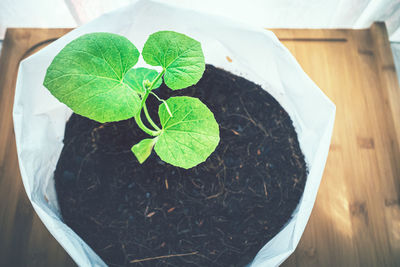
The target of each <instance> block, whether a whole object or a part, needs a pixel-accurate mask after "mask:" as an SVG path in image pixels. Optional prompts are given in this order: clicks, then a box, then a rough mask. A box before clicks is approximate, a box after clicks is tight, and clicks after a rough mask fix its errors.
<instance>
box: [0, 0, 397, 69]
mask: <svg viewBox="0 0 400 267" xmlns="http://www.w3.org/2000/svg"><path fill="white" fill-rule="evenodd" d="M132 1H134V0H112V1H110V0H96V1H92V0H36V1H32V0H1V1H0V40H1V39H3V38H4V34H5V31H6V28H7V27H50V28H55V27H75V26H77V25H82V24H84V23H87V22H89V21H91V20H93V19H95V18H96V17H98V16H100V15H102V14H104V13H105V12H109V11H111V10H113V9H116V8H119V7H122V6H125V5H127V4H129V3H131V2H132ZM160 1H161V2H168V3H169V4H175V5H178V6H180V7H185V8H190V9H193V10H198V11H202V12H207V13H210V14H215V15H219V16H224V17H228V18H232V19H235V20H238V21H241V22H245V23H247V24H251V25H254V26H257V27H266V28H276V27H280V28H367V27H369V26H370V25H371V23H373V22H374V21H385V22H386V25H387V28H388V32H389V38H390V41H391V42H400V0H160ZM129 19H130V18H129ZM0 49H1V47H0ZM392 49H393V52H395V53H396V54H398V53H400V48H399V46H393V43H392ZM395 60H396V66H400V61H399V60H400V59H399V58H398V57H395ZM396 69H397V74H398V75H399V76H400V69H399V68H396Z"/></svg>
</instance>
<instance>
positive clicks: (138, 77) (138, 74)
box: [124, 68, 162, 95]
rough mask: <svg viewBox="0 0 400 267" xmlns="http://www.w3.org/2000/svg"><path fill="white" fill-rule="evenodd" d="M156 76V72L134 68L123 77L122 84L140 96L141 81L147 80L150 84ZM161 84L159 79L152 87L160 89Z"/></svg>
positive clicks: (142, 91)
mask: <svg viewBox="0 0 400 267" xmlns="http://www.w3.org/2000/svg"><path fill="white" fill-rule="evenodd" d="M157 75H158V72H157V71H156V70H152V69H147V68H136V69H131V70H130V71H128V73H127V74H126V75H125V79H124V82H125V83H127V84H128V85H129V86H130V87H131V88H132V89H133V90H135V91H136V92H138V93H139V94H140V95H143V94H144V93H145V92H144V89H143V81H145V80H149V81H150V82H152V81H153V80H154V79H155V78H156V77H157ZM161 83H162V79H159V80H158V81H157V83H156V84H155V85H154V86H153V89H156V88H158V87H160V85H161Z"/></svg>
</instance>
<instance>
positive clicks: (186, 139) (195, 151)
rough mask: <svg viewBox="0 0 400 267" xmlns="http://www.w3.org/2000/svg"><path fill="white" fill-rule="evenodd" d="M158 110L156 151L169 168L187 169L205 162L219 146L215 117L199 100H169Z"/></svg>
mask: <svg viewBox="0 0 400 267" xmlns="http://www.w3.org/2000/svg"><path fill="white" fill-rule="evenodd" d="M166 102H167V104H168V106H169V108H170V109H171V112H172V115H173V116H172V117H170V115H169V114H168V111H167V109H166V107H165V104H164V103H163V104H161V105H160V107H159V110H158V115H159V117H160V122H161V125H162V133H161V134H160V136H159V137H158V141H157V143H156V145H155V148H154V149H155V151H156V152H157V154H158V155H159V156H160V158H161V159H162V160H163V161H165V162H167V163H170V164H172V165H175V166H178V167H182V168H185V169H189V168H191V167H194V166H196V165H198V164H200V163H201V162H203V161H205V160H206V159H207V158H208V156H210V154H211V153H212V152H213V151H214V150H215V148H216V147H217V145H218V143H219V127H218V124H217V122H216V121H215V118H214V114H213V113H212V112H211V111H210V110H209V109H208V108H207V106H206V105H205V104H203V103H202V102H201V101H200V100H199V99H197V98H193V97H187V96H181V97H171V98H169V99H168V100H167V101H166Z"/></svg>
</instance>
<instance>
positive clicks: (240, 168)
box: [55, 65, 307, 266]
mask: <svg viewBox="0 0 400 267" xmlns="http://www.w3.org/2000/svg"><path fill="white" fill-rule="evenodd" d="M156 92H157V93H158V94H159V96H160V97H163V98H165V99H166V98H168V97H169V96H172V95H188V96H195V97H198V98H200V99H201V100H202V101H203V102H204V103H205V104H206V105H207V106H208V107H209V108H210V109H211V111H213V112H214V114H215V117H216V120H217V122H218V123H219V125H220V135H221V141H220V144H219V145H218V147H217V149H216V151H215V152H214V153H213V154H212V155H211V156H210V157H209V158H208V159H207V161H206V162H204V163H202V164H200V165H198V166H197V167H195V168H192V169H189V170H185V169H180V168H177V167H174V166H171V165H169V164H166V163H164V162H162V161H161V160H160V159H159V158H158V156H157V155H156V154H155V153H154V152H153V154H152V155H151V156H150V158H148V159H147V161H146V162H145V163H144V164H142V165H140V164H139V163H138V162H137V160H136V158H135V157H134V155H133V154H132V152H131V151H130V149H131V147H132V145H134V144H136V143H137V142H139V140H141V139H142V138H145V137H147V136H146V134H144V133H143V132H142V131H141V130H140V129H139V128H138V127H137V126H136V124H135V122H134V120H132V119H131V120H126V121H121V122H115V123H105V124H100V123H97V122H94V121H91V120H89V119H86V118H83V117H81V116H78V115H76V114H74V115H72V117H71V118H70V120H69V121H68V123H67V126H66V131H65V139H64V143H65V146H64V149H63V151H62V154H61V157H60V160H59V162H58V165H57V169H56V172H55V180H56V189H57V194H58V201H59V204H60V208H61V212H62V216H63V219H64V221H65V223H66V224H68V225H69V226H70V227H71V228H72V229H73V230H74V231H75V232H76V233H77V234H78V235H79V236H81V238H82V239H83V240H85V241H86V242H87V243H88V244H89V245H90V247H92V248H93V249H94V251H95V252H96V253H97V254H98V255H100V257H101V258H102V259H103V260H104V261H105V262H106V263H107V264H109V265H110V266H126V265H133V266H169V265H170V266H245V265H246V264H248V263H249V262H251V260H252V259H253V258H254V256H255V255H256V254H257V252H258V251H259V250H260V249H261V248H262V247H263V246H264V245H265V244H266V243H267V242H268V241H269V240H270V239H271V238H272V237H273V236H274V235H276V234H277V233H278V232H279V230H280V229H281V228H282V226H284V225H285V223H286V222H287V221H288V220H289V219H290V218H291V214H292V212H293V210H294V209H295V208H296V206H297V204H298V202H299V199H300V197H301V196H302V193H303V189H304V184H305V181H306V177H307V168H306V163H305V161H304V156H303V154H302V152H301V150H300V148H299V143H298V140H297V135H296V132H295V130H294V127H293V125H292V121H291V119H290V117H289V115H288V114H287V113H286V112H285V110H284V109H283V108H282V107H281V106H280V105H279V104H278V102H277V101H276V100H275V99H274V98H273V97H272V96H271V95H269V94H268V93H267V92H265V91H264V90H263V89H261V87H260V86H258V85H256V84H254V83H252V82H250V81H248V80H246V79H243V78H240V77H238V76H235V75H233V74H230V73H228V72H226V71H224V70H221V69H217V68H215V67H213V66H210V65H208V66H207V68H206V71H205V73H204V76H203V78H202V79H201V80H200V82H199V83H198V84H196V85H195V86H192V87H190V88H188V89H185V90H178V91H175V92H172V91H171V90H169V89H168V88H166V87H165V86H164V85H163V86H162V87H161V88H159V89H157V90H156ZM149 101H150V103H149V109H150V110H151V113H152V114H153V115H152V117H153V118H157V115H156V114H157V113H156V112H157V109H158V105H159V102H158V101H156V100H155V98H154V97H152V96H150V97H149ZM180 254H183V255H180ZM153 257H159V258H155V259H151V260H150V259H147V258H153ZM135 260H138V261H135Z"/></svg>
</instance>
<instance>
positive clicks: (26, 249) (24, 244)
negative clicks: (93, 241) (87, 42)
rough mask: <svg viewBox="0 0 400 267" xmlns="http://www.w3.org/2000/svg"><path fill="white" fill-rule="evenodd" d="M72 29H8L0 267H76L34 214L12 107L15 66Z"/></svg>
mask: <svg viewBox="0 0 400 267" xmlns="http://www.w3.org/2000/svg"><path fill="white" fill-rule="evenodd" d="M68 31H70V29H8V30H7V32H6V37H5V39H4V43H3V48H2V51H1V52H2V53H1V57H0V266H10V267H14V266H75V263H74V262H73V261H72V259H71V258H70V257H69V256H68V254H67V253H66V252H65V250H64V249H63V248H62V247H61V246H60V244H59V243H58V242H57V241H56V240H55V239H54V238H53V236H52V235H50V233H49V232H48V230H47V229H46V228H45V226H44V225H43V223H42V222H41V221H40V219H39V217H38V216H37V215H36V213H35V212H34V210H33V208H32V206H31V204H30V202H29V200H28V197H27V196H26V193H25V189H24V187H23V185H22V180H21V176H20V173H19V167H18V159H17V151H16V146H15V136H14V129H13V122H12V107H13V102H14V90H15V83H16V78H17V72H18V66H19V62H20V61H21V60H22V59H24V58H25V57H27V56H29V55H30V54H32V53H34V52H36V51H38V50H39V49H41V48H43V47H44V46H45V45H46V44H48V43H50V42H52V41H54V40H56V39H57V38H59V37H60V36H62V35H64V34H65V33H67V32H68Z"/></svg>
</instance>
